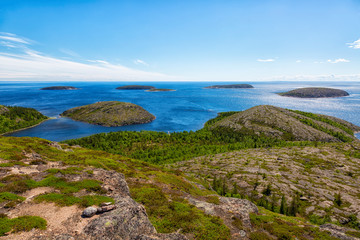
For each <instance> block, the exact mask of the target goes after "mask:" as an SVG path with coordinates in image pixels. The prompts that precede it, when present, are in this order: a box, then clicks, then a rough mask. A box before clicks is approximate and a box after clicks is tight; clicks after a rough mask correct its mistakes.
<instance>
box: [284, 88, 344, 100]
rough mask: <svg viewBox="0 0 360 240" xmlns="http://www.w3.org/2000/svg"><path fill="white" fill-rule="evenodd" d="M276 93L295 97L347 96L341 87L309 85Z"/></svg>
mask: <svg viewBox="0 0 360 240" xmlns="http://www.w3.org/2000/svg"><path fill="white" fill-rule="evenodd" d="M278 95H280V96H284V97H296V98H334V97H345V96H349V93H348V92H346V91H344V90H341V89H334V88H320V87H309V88H298V89H294V90H291V91H288V92H282V93H278Z"/></svg>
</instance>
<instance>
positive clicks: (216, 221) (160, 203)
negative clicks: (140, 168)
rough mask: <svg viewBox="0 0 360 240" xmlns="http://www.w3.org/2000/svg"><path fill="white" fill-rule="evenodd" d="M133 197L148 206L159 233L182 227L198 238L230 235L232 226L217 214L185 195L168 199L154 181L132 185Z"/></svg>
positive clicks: (217, 237) (173, 230) (208, 239)
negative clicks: (200, 207) (196, 205)
mask: <svg viewBox="0 0 360 240" xmlns="http://www.w3.org/2000/svg"><path fill="white" fill-rule="evenodd" d="M131 194H132V196H133V198H134V199H135V200H136V201H137V202H140V203H142V204H144V205H145V207H146V212H147V213H148V215H149V218H150V221H151V223H152V224H153V225H154V226H155V228H156V230H157V231H158V232H160V233H170V232H175V231H177V230H178V229H181V232H182V233H192V234H193V235H194V238H195V239H204V240H205V239H206V240H212V239H214V240H215V239H230V238H231V236H230V230H229V229H228V228H227V227H226V226H225V225H224V224H223V222H222V220H221V219H220V218H218V217H213V216H210V215H206V214H204V212H202V211H200V210H198V209H197V208H196V207H195V206H192V205H190V204H188V203H187V202H186V201H185V200H183V199H180V198H179V199H176V200H175V199H173V200H172V201H169V200H168V198H167V197H166V195H165V194H164V193H163V192H162V191H161V189H160V188H159V187H157V186H155V185H148V186H141V187H133V188H132V189H131Z"/></svg>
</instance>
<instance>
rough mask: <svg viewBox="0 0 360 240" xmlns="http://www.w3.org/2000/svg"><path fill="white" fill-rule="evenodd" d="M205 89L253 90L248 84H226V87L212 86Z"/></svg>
mask: <svg viewBox="0 0 360 240" xmlns="http://www.w3.org/2000/svg"><path fill="white" fill-rule="evenodd" d="M205 88H211V89H217V88H254V86H252V85H250V84H226V85H213V86H209V87H205Z"/></svg>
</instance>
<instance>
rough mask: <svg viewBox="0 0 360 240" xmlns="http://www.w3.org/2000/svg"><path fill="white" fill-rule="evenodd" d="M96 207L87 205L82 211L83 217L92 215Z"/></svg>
mask: <svg viewBox="0 0 360 240" xmlns="http://www.w3.org/2000/svg"><path fill="white" fill-rule="evenodd" d="M97 211H98V209H97V208H94V207H88V208H85V210H84V211H83V213H82V216H83V217H92V216H94V215H95V214H96V213H97Z"/></svg>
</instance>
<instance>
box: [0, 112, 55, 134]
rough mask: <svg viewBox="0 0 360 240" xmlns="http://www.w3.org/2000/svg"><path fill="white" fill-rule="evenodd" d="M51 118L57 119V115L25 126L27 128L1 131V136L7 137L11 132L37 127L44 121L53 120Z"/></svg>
mask: <svg viewBox="0 0 360 240" xmlns="http://www.w3.org/2000/svg"><path fill="white" fill-rule="evenodd" d="M51 119H56V118H55V117H49V118H47V119H45V120H42V121H41V122H39V123H37V124H35V125H32V126H29V127H25V128H19V129H16V130H13V131H10V132H6V133H1V134H0V136H4V137H6V135H7V134H10V133H14V132H19V131H22V130H25V129H29V128H33V127H36V126H39V125H40V124H42V123H43V122H46V121H48V120H51Z"/></svg>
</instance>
